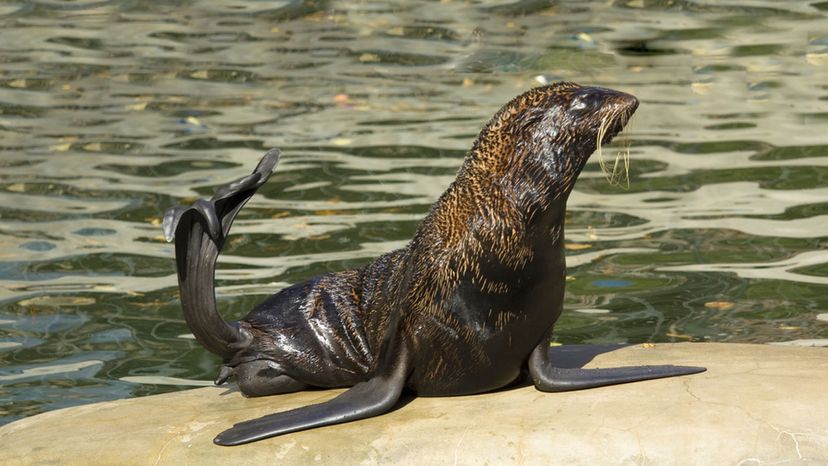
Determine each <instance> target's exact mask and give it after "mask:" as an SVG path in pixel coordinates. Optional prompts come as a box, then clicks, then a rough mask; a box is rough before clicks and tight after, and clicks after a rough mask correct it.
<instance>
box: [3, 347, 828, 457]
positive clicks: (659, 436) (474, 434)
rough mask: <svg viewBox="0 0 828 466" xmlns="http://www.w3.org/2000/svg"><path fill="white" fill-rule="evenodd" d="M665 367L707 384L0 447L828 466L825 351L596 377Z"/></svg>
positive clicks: (197, 401) (182, 411) (103, 407)
mask: <svg viewBox="0 0 828 466" xmlns="http://www.w3.org/2000/svg"><path fill="white" fill-rule="evenodd" d="M573 349H577V347H570V346H567V347H563V348H562V349H559V350H557V351H563V352H564V353H566V351H567V350H568V351H569V352H570V353H571V352H572V350H573ZM575 359H578V358H577V357H576V358H575ZM587 359H588V358H587ZM664 363H673V364H686V365H702V366H706V367H707V368H708V371H707V372H705V373H702V374H697V375H692V376H686V377H679V378H671V379H662V380H654V381H647V382H639V383H633V384H626V385H617V386H613V387H604V388H597V389H591V390H584V391H578V392H569V393H541V392H538V391H536V390H534V389H533V388H532V387H523V388H515V389H507V390H503V391H500V392H496V393H489V394H484V395H476V396H464V397H452V398H416V399H414V400H413V401H411V402H410V403H408V404H407V405H405V406H403V407H402V408H400V409H397V410H396V411H394V412H392V413H389V414H386V415H384V416H380V417H376V418H373V419H367V420H363V421H358V422H354V423H348V424H342V425H338V426H330V427H325V428H320V429H315V430H311V431H306V432H298V433H294V434H288V435H285V436H282V437H277V438H274V439H269V440H265V441H261V442H257V443H253V444H249V445H242V446H239V447H229V448H228V447H218V446H215V445H213V443H212V439H213V437H214V436H215V435H216V434H218V433H219V432H221V431H222V430H224V429H226V428H228V427H230V426H231V425H232V424H233V423H234V422H238V421H242V420H247V419H251V418H254V417H258V416H262V415H265V414H268V413H271V412H275V411H279V410H285V409H291V408H294V407H298V406H302V405H306V404H309V403H314V402H319V401H323V400H326V399H328V398H330V397H332V396H333V395H335V394H336V393H339V390H329V391H316V392H302V393H296V394H290V395H280V396H275V397H269V398H257V399H245V398H243V397H242V396H240V395H239V393H238V392H236V391H232V390H226V389H222V388H202V389H194V390H187V391H182V392H177V393H172V394H166V395H157V396H150V397H144V398H135V399H129V400H119V401H113V402H106V403H97V404H91V405H85V406H79V407H74V408H68V409H63V410H58V411H53V412H49V413H45V414H41V415H38V416H33V417H31V418H27V419H22V420H20V421H17V422H14V423H11V424H8V425H6V426H3V427H0V445H2V446H3V447H2V451H3V463H4V464H47V463H58V464H188V463H189V464H234V465H235V464H252V465H260V464H379V463H382V464H418V465H421V464H475V465H476V464H565V465H570V464H658V465H669V464H682V465H684V464H734V465H735V464H741V465H761V464H768V463H775V462H785V464H806V463H807V464H828V395H827V394H826V393H828V389H827V388H826V387H828V350H826V349H824V348H797V347H774V346H765V345H740V344H716V343H698V344H696V343H681V344H659V345H656V346H655V347H645V346H642V345H636V346H628V347H624V348H621V349H617V350H614V351H611V352H604V353H602V354H598V355H597V356H595V357H594V359H593V360H592V361H591V362H589V363H588V364H587V365H586V367H612V366H620V365H629V364H664Z"/></svg>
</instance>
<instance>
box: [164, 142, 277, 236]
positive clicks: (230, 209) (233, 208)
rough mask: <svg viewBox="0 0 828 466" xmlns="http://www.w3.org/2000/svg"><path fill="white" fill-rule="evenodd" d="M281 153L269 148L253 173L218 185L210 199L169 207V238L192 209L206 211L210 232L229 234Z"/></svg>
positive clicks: (166, 233)
mask: <svg viewBox="0 0 828 466" xmlns="http://www.w3.org/2000/svg"><path fill="white" fill-rule="evenodd" d="M280 154H281V152H280V151H279V149H271V150H269V151H268V152H267V153H266V154H265V155H264V156H263V157H262V159H261V160H260V161H259V163H258V165H256V168H255V169H254V170H253V173H251V174H250V175H247V176H245V177H242V178H239V179H238V180H236V181H233V182H231V183H229V184H227V185H225V186H222V187H220V188H218V189H217V190H216V193H215V194H213V197H212V198H210V200H209V201H206V200H204V199H199V200H197V201H196V202H195V203H193V205H191V206H189V207H181V206H178V207H173V208H171V209H168V210H167V211H166V212H165V213H164V221H163V224H162V225H163V228H164V237H165V238H166V240H167V241H172V240H173V239H174V238H175V236H176V232H177V230H178V228H179V226H180V221H181V217H182V215H184V214H185V213H186V212H188V211H191V210H195V211H198V212H200V213H201V214H202V216H203V218H204V219H205V221H206V222H207V226H208V227H209V228H208V232H209V233H210V235H211V236H213V238H214V239H218V237H219V235H220V236H222V237H223V236H227V233H229V232H230V226H231V225H232V223H233V220H235V218H236V215H237V214H238V213H239V211H240V210H241V208H242V207H244V204H245V203H246V202H247V200H248V199H250V197H252V196H253V194H255V193H256V190H257V189H259V187H261V186H262V185H263V184H265V182H266V181H267V179H268V178H269V177H270V174H271V173H272V172H273V169H274V168H275V167H276V164H277V163H278V162H279V156H280ZM211 205H212V208H211V207H210V206H211ZM215 222H218V223H215ZM219 229H220V230H221V231H220V232H219Z"/></svg>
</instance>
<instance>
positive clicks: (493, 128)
mask: <svg viewBox="0 0 828 466" xmlns="http://www.w3.org/2000/svg"><path fill="white" fill-rule="evenodd" d="M637 108H638V99H637V98H635V97H634V96H632V95H629V94H625V93H623V92H619V91H615V90H612V89H606V88H602V87H583V86H580V85H578V84H575V83H570V82H559V83H554V84H550V85H548V86H543V87H538V88H534V89H531V90H529V91H527V92H525V93H523V94H521V95H519V96H517V97H516V98H514V99H513V100H512V101H511V102H509V103H508V104H506V105H505V106H504V107H503V108H502V109H501V110H500V111H499V112H498V113H497V114H495V116H494V117H493V118H492V120H491V121H490V122H489V124H488V125H487V126H486V127H485V128H484V129H483V131H482V132H481V134H480V137H479V138H478V140H477V141H476V142H475V145H474V146H473V148H472V151H471V153H470V159H471V162H472V165H477V166H480V167H485V168H486V169H488V171H490V172H492V173H498V174H500V175H507V174H513V175H520V176H525V175H529V176H532V177H534V178H539V177H542V178H543V179H544V181H545V182H548V183H551V184H553V185H555V186H556V189H555V192H556V193H568V192H569V190H570V189H571V188H572V185H574V183H575V179H576V178H577V177H578V174H579V173H580V172H581V170H582V169H583V167H584V165H585V164H586V161H587V159H588V158H589V156H590V155H591V154H592V153H593V152H595V150H596V149H597V148H599V147H600V145H601V144H607V143H609V142H610V141H612V138H613V137H615V136H616V135H617V134H618V133H619V132H621V130H622V129H623V128H624V125H626V124H627V121H629V119H630V117H631V116H632V114H633V113H634V112H635V110H636V109H637Z"/></svg>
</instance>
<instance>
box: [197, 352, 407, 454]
mask: <svg viewBox="0 0 828 466" xmlns="http://www.w3.org/2000/svg"><path fill="white" fill-rule="evenodd" d="M387 366H388V367H386V368H381V369H380V370H379V371H378V373H377V374H375V375H374V376H372V377H371V378H370V379H368V380H366V381H364V382H360V383H358V384H356V385H354V386H353V387H351V388H349V389H348V390H347V391H345V392H344V393H342V394H340V395H339V396H337V397H336V398H334V399H332V400H329V401H326V402H324V403H319V404H315V405H310V406H303V407H301V408H296V409H292V410H290V411H284V412H281V413H275V414H269V415H267V416H263V417H260V418H258V419H253V420H252V421H245V422H240V423H238V424H236V425H234V426H233V427H231V428H230V429H228V430H225V431H224V432H222V433H220V434H219V435H218V436H217V437H216V438H215V439H214V440H213V442H215V443H216V444H217V445H223V446H232V445H240V444H243V443H248V442H254V441H256V440H262V439H266V438H269V437H275V436H277V435H282V434H287V433H290V432H297V431H300V430H306V429H310V428H313V427H320V426H328V425H332V424H341V423H343V422H348V421H355V420H357V419H365V418H368V417H373V416H377V415H380V414H383V413H386V412H388V411H389V410H391V408H393V407H394V405H395V404H397V401H398V400H399V399H400V394H401V393H402V390H403V387H404V386H405V383H406V379H407V378H408V375H409V373H410V366H411V363H410V358H409V357H408V352H407V351H406V349H405V347H404V346H403V347H402V348H401V351H400V353H399V354H398V355H397V357H396V358H395V359H394V361H393V362H392V363H390V364H387Z"/></svg>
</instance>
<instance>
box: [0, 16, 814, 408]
mask: <svg viewBox="0 0 828 466" xmlns="http://www.w3.org/2000/svg"><path fill="white" fill-rule="evenodd" d="M725 3H726V2H692V1H681V0H676V1H649V0H644V1H642V0H631V1H628V2H615V1H605V0H601V1H595V2H580V1H578V2H555V5H552V2H544V1H531V0H526V1H521V2H518V3H509V2H474V1H472V2H460V1H457V2H451V1H449V2H424V1H423V2H412V1H405V2H403V1H399V2H396V3H387V4H374V3H368V2H324V1H316V2H314V1H306V2H298V1H282V2H263V1H206V0H205V1H176V2H148V1H137V0H135V1H117V2H116V1H57V0H54V1H47V0H43V1H28V2H14V1H5V2H2V3H0V219H2V222H0V246H2V247H1V248H0V364H2V366H0V423H3V422H9V421H11V420H14V419H17V418H20V417H23V416H28V415H32V414H36V413H39V412H43V411H47V410H51V409H55V408H59V407H64V406H69V405H75V404H81V403H89V402H94V401H100V400H107V399H114V398H125V397H132V396H140V395H147V394H153V393H161V392H166V391H171V390H179V389H181V388H184V387H186V386H191V385H198V384H204V383H208V382H204V381H207V380H210V379H212V377H213V376H214V374H215V370H216V367H217V364H218V362H219V361H218V359H217V358H216V357H214V356H212V355H210V354H208V353H206V352H205V351H204V350H202V349H201V348H200V347H198V346H197V345H196V344H195V342H194V341H193V340H192V339H191V338H188V330H187V327H186V326H185V324H184V321H183V319H182V316H181V311H180V308H179V302H178V299H177V294H178V291H177V287H176V279H175V275H174V264H173V259H172V255H173V248H172V247H171V246H170V245H168V244H166V243H164V242H163V240H162V238H161V231H160V227H159V216H160V214H161V212H162V210H163V209H165V208H166V207H168V206H171V205H174V204H178V203H182V202H190V201H192V200H193V199H194V198H195V197H196V196H206V195H209V194H210V193H211V192H212V191H213V189H215V187H216V186H218V185H220V184H223V183H226V182H228V181H230V180H232V179H234V178H237V177H239V176H242V175H245V174H247V173H249V171H250V170H251V168H252V167H253V166H254V165H255V163H256V161H257V159H258V157H259V156H260V155H261V154H262V153H263V152H264V151H265V150H266V149H267V148H270V147H280V148H282V149H283V151H284V158H283V161H282V163H281V165H280V166H279V168H278V170H277V172H276V173H275V174H274V176H273V177H272V178H271V182H270V183H269V184H267V185H266V186H265V187H263V188H262V189H261V191H260V194H259V195H257V196H256V197H255V198H253V200H252V201H251V202H250V204H249V205H248V207H247V208H246V209H245V210H244V211H242V213H241V217H240V220H239V221H238V222H237V223H236V226H235V227H234V229H233V236H232V237H231V238H230V240H229V243H228V245H227V247H226V248H225V254H224V255H223V256H222V258H221V262H220V270H219V271H218V274H217V278H218V281H219V285H220V287H219V290H218V294H219V299H220V305H221V308H222V309H223V310H224V312H225V313H226V315H227V316H228V317H238V316H240V315H242V314H243V313H244V312H245V311H246V310H247V309H249V308H250V307H251V306H253V305H255V304H256V303H257V302H258V301H259V300H261V299H262V298H263V297H264V296H265V295H266V294H268V293H272V292H274V291H277V290H278V289H280V288H282V287H284V286H286V285H287V284H290V283H294V282H296V281H299V280H303V279H306V278H308V277H311V276H314V275H317V274H320V273H323V272H326V271H331V270H341V269H343V268H346V267H352V266H355V265H359V264H364V263H365V262H367V261H369V260H370V259H371V258H372V257H375V256H377V255H378V254H380V253H382V252H385V251H389V250H391V249H394V248H396V247H398V246H400V245H402V244H404V243H405V241H406V240H407V239H408V238H409V237H411V235H412V234H413V232H414V229H415V228H416V225H417V222H418V220H419V219H420V218H421V217H422V216H423V215H424V214H425V212H426V211H427V210H428V207H429V205H430V204H431V203H432V202H433V201H434V200H435V199H436V197H437V196H438V195H439V194H440V193H441V192H442V190H443V189H444V188H445V187H446V186H447V185H448V183H449V182H450V181H451V180H452V178H453V176H454V173H455V170H456V169H457V167H458V166H459V164H460V162H461V160H462V157H463V154H464V152H465V150H466V149H467V148H468V147H469V145H470V144H471V142H472V140H473V138H474V136H475V135H476V133H477V132H478V131H479V129H480V127H481V126H482V125H483V124H484V123H485V122H486V121H487V119H488V118H489V117H490V116H491V114H492V113H494V112H495V111H496V110H497V109H498V108H499V107H500V106H501V105H502V104H503V103H505V102H506V101H508V100H509V99H510V98H512V97H513V96H515V95H516V94H518V93H520V92H522V91H524V90H526V89H528V88H530V87H532V86H536V85H539V84H541V83H544V82H551V81H554V80H559V79H566V80H573V81H577V82H580V83H584V84H594V85H602V86H608V87H613V88H618V89H621V90H624V91H628V92H631V93H633V94H635V95H636V96H638V97H639V98H640V99H641V102H642V105H641V107H640V109H639V111H638V114H637V116H636V118H635V120H634V122H633V125H632V126H633V127H632V128H631V131H630V132H629V141H630V143H631V158H632V165H631V168H630V183H629V188H626V187H625V186H613V185H610V184H609V183H607V181H606V180H605V179H604V177H603V175H602V174H601V173H600V170H599V168H598V166H597V163H593V164H591V165H590V166H588V167H587V171H586V172H585V173H584V174H583V175H582V176H581V179H580V181H579V182H578V184H577V186H576V191H575V193H574V194H573V195H572V198H571V200H570V202H569V213H568V216H567V220H568V224H567V227H568V231H567V241H568V245H567V249H568V254H569V256H568V257H569V275H570V277H569V281H568V288H567V290H568V291H567V296H566V308H567V312H565V315H564V316H563V317H562V318H561V320H560V322H559V324H558V326H557V331H558V337H557V338H558V340H559V341H560V342H561V343H564V344H568V343H577V342H594V343H601V342H629V343H642V342H673V341H724V342H755V343H766V342H790V341H794V340H816V344H819V343H820V341H822V342H823V343H824V341H825V340H826V339H828V322H825V321H826V320H828V292H827V291H828V249H826V245H828V241H826V234H828V228H826V227H828V19H826V15H828V2H816V3H808V2H761V1H751V2H732V3H733V5H731V6H728V5H726V4H725ZM611 152H612V151H607V154H608V156H609V157H610V158H611V157H612V155H611Z"/></svg>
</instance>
